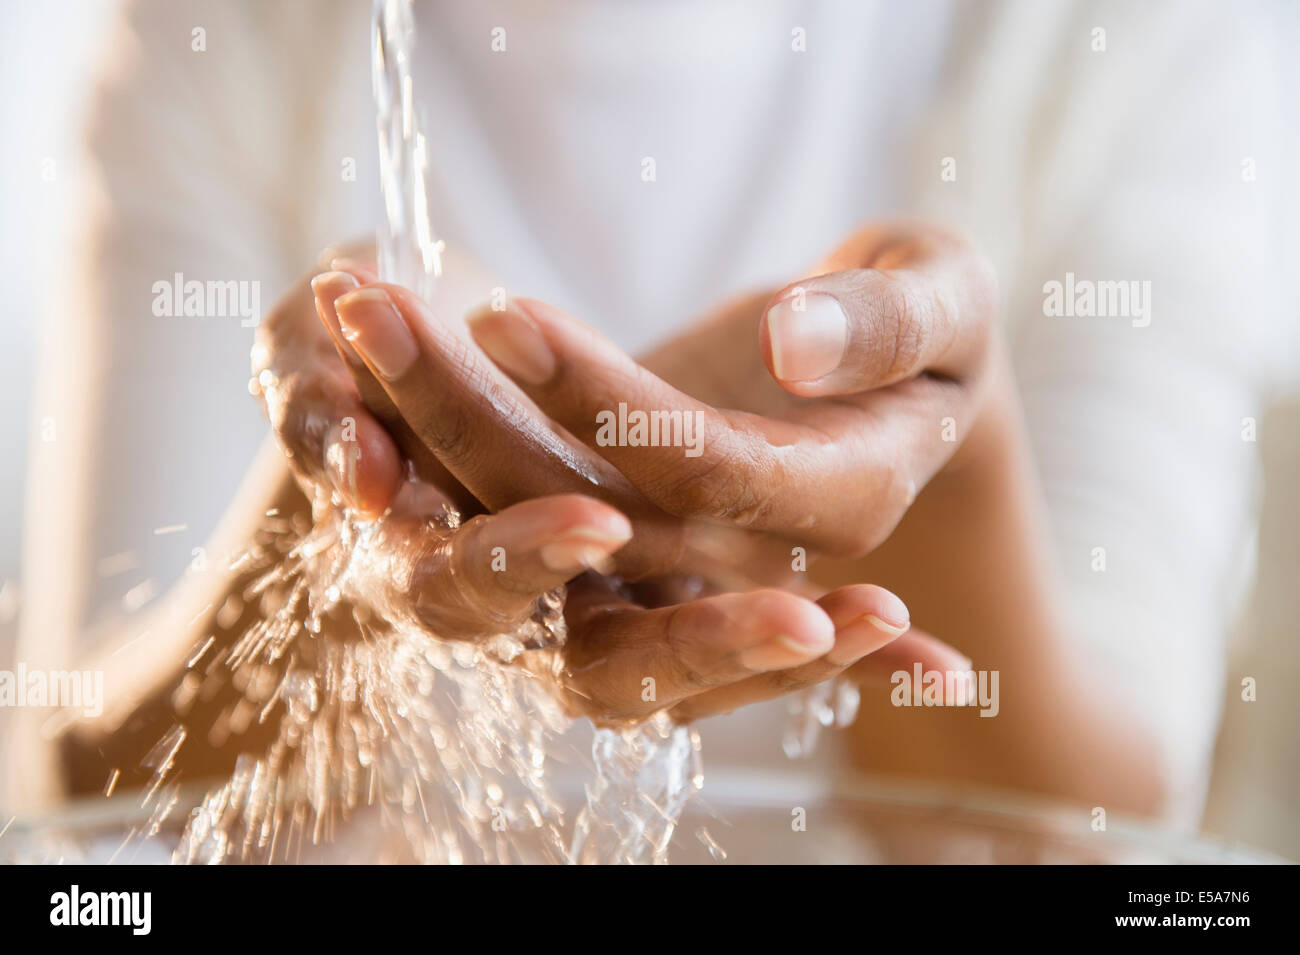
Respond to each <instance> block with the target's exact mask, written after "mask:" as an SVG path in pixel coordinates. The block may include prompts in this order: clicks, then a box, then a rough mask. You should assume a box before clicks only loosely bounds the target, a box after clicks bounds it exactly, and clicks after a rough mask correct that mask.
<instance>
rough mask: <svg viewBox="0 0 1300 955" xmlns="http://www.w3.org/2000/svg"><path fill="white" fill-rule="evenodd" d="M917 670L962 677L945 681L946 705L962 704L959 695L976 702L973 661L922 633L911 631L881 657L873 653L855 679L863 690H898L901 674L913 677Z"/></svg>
mask: <svg viewBox="0 0 1300 955" xmlns="http://www.w3.org/2000/svg"><path fill="white" fill-rule="evenodd" d="M917 667H920V669H921V672H922V673H933V672H937V673H942V674H953V675H956V676H960V677H961V679H960V680H948V679H945V680H944V681H943V683H944V690H945V693H944V703H945V705H953V704H954V703H957V702H959V700H960V697H958V696H957V694H958V693H961V692H963V691H964V692H965V693H966V697H965V699H966V700H970V699H972V697H971V696H970V692H971V682H972V678H973V674H972V671H971V660H970V658H969V657H967V656H966V655H965V654H963V653H962V652H961V651H960V650H957V649H956V648H955V647H951V646H949V645H948V644H946V643H944V642H943V641H942V640H939V639H938V638H936V637H933V636H931V635H930V634H928V633H923V632H921V631H918V630H912V631H909V632H908V633H906V634H904V635H903V636H902V637H900V638H899V639H898V640H895V641H894V642H893V643H891V644H889V645H888V646H886V647H883V648H881V650H880V651H879V652H878V653H873V654H872V655H871V656H869V657H867V658H866V659H864V660H862V661H861V662H860V663H858V665H857V666H855V667H854V668H853V671H852V672H853V678H854V679H856V680H857V681H858V682H859V683H860V684H862V685H863V686H870V687H874V688H877V689H880V688H887V687H892V686H894V685H895V677H896V675H897V674H899V673H906V674H908V675H909V676H911V675H913V674H914V673H915V670H916V668H917Z"/></svg>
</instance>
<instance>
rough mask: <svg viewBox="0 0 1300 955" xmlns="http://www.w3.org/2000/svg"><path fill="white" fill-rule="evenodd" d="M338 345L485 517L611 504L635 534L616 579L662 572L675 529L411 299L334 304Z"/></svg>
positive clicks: (362, 295)
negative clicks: (535, 502) (562, 500)
mask: <svg viewBox="0 0 1300 955" xmlns="http://www.w3.org/2000/svg"><path fill="white" fill-rule="evenodd" d="M335 306H336V310H337V313H338V316H339V321H340V324H341V327H342V329H343V331H344V333H345V335H346V337H347V340H348V341H349V343H350V344H351V345H352V347H353V348H354V349H355V350H356V352H357V354H358V355H360V356H361V358H362V359H363V360H364V361H365V363H366V366H367V367H368V368H369V369H370V371H371V372H373V373H374V375H375V378H376V380H378V381H379V382H380V383H381V384H382V386H383V388H384V390H385V392H386V393H387V395H388V397H389V398H390V399H391V401H392V404H393V406H394V407H395V408H396V410H397V411H398V412H399V413H400V414H401V416H402V418H403V419H405V421H406V422H407V423H408V424H409V425H410V427H411V430H412V432H413V433H414V434H415V435H416V436H417V437H418V438H419V440H420V441H421V442H423V443H424V445H425V446H426V447H427V448H428V449H429V451H430V452H432V453H433V454H434V455H436V456H437V457H438V459H439V460H441V461H442V462H443V463H444V464H445V465H446V466H447V469H448V470H449V471H450V472H451V473H452V474H453V475H454V476H455V477H456V478H458V479H459V480H460V481H461V483H463V484H464V485H465V487H466V488H468V489H469V490H470V491H471V492H472V493H473V494H474V496H475V497H477V498H478V499H479V500H480V501H482V502H483V503H484V504H485V505H486V506H487V507H488V508H490V509H492V510H499V509H501V508H504V507H507V506H509V505H511V504H513V503H516V502H518V501H521V500H526V499H528V498H532V497H543V496H546V495H549V494H556V493H561V492H566V491H569V492H573V491H580V492H582V493H586V494H590V495H592V496H594V497H597V498H600V499H602V500H605V501H608V502H610V503H612V504H613V505H614V506H616V507H618V508H619V509H620V510H622V511H623V512H624V513H625V514H627V515H628V517H630V518H631V519H632V520H633V521H634V523H635V524H636V528H637V533H636V539H635V540H634V541H633V546H632V547H629V548H628V549H627V551H628V553H620V555H619V561H618V569H619V572H620V573H621V574H624V575H626V576H640V575H644V574H647V573H651V572H655V571H657V570H659V569H662V568H663V567H667V566H672V564H673V563H675V562H676V560H677V558H678V556H679V555H680V552H681V542H680V536H681V531H680V528H679V527H677V526H676V525H675V523H673V522H671V521H669V520H668V519H667V518H665V516H664V515H662V514H661V513H658V512H656V511H655V510H654V509H653V508H652V507H651V506H650V505H649V503H648V502H646V501H645V500H644V499H642V498H641V497H640V495H638V494H636V492H635V491H634V489H633V488H632V487H631V485H630V484H629V483H628V481H627V479H626V478H625V477H623V476H622V475H621V474H619V472H618V471H617V470H616V469H615V468H614V467H612V466H611V465H610V464H609V463H607V462H605V461H603V460H602V459H601V458H600V457H599V456H598V455H596V454H593V453H592V452H591V451H589V450H588V449H586V448H584V447H583V446H582V445H581V444H579V443H577V442H576V441H574V440H573V439H572V438H570V437H569V436H567V435H564V434H562V433H561V432H559V431H558V430H557V429H556V428H555V427H554V426H553V424H552V423H551V421H550V420H548V419H547V418H546V416H545V415H543V414H541V413H540V412H539V411H538V410H537V409H536V407H535V406H533V405H532V403H531V402H530V401H529V400H528V398H527V397H526V396H525V395H524V394H523V393H522V392H520V391H519V390H518V389H516V388H515V387H514V386H513V385H511V383H510V382H509V381H508V380H507V379H505V378H503V377H502V376H501V375H500V374H499V373H498V372H497V371H496V370H495V369H494V368H493V367H492V365H491V364H490V363H489V362H487V361H486V360H484V359H483V358H481V357H480V356H479V354H478V352H477V351H476V350H475V349H474V348H473V347H472V346H471V345H470V344H469V342H467V341H466V340H465V339H464V338H462V337H461V336H460V335H458V334H457V333H456V332H455V331H454V330H453V328H452V327H451V326H449V325H448V324H447V323H444V322H441V321H439V320H437V319H436V318H435V317H434V316H432V315H431V314H430V313H429V310H428V308H427V306H426V305H425V304H424V303H423V302H422V301H421V300H420V298H419V297H418V296H416V295H415V294H413V293H411V292H409V291H407V290H406V289H403V288H401V287H400V286H395V285H371V286H366V287H364V288H361V289H358V290H357V291H354V292H351V293H349V294H347V295H344V296H343V297H342V298H340V299H338V300H337V302H336V303H335Z"/></svg>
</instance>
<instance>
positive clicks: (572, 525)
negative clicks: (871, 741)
mask: <svg viewBox="0 0 1300 955" xmlns="http://www.w3.org/2000/svg"><path fill="white" fill-rule="evenodd" d="M336 264H337V265H339V266H342V267H343V268H345V269H347V270H348V271H341V270H336V271H334V272H332V273H329V274H326V275H323V276H318V277H317V279H316V280H315V282H314V283H313V286H314V296H313V297H314V299H315V304H316V307H317V312H318V316H319V318H320V321H319V322H316V321H314V320H307V313H306V312H305V310H304V308H303V306H304V304H305V302H304V298H305V296H304V295H303V293H302V290H299V291H297V292H295V293H294V294H293V295H291V296H290V297H289V298H288V299H286V300H285V302H283V303H281V305H280V306H279V307H277V309H276V310H275V311H274V312H273V313H272V315H270V316H268V318H267V320H266V321H265V322H264V323H263V327H262V330H261V333H260V336H259V344H258V348H257V350H256V352H255V358H254V360H255V365H254V370H255V373H257V375H258V378H257V380H258V382H259V390H260V391H261V393H262V395H263V397H264V399H265V401H266V403H267V408H268V412H269V415H270V417H271V420H272V423H273V424H274V426H275V428H276V433H277V435H278V436H279V438H280V440H281V442H282V444H283V445H284V446H285V448H286V451H287V452H288V453H289V455H290V460H291V462H292V463H293V464H294V467H295V469H296V470H297V472H298V473H299V475H300V477H301V478H302V485H303V486H304V488H306V489H308V490H309V491H311V492H312V493H313V494H314V496H315V498H316V501H315V503H316V506H317V507H349V508H352V509H353V510H355V511H357V512H360V513H362V514H367V515H378V514H380V513H382V514H383V517H382V518H381V519H380V520H378V521H377V522H376V524H375V533H374V535H373V536H372V537H371V538H370V539H369V541H368V543H367V546H368V547H370V548H372V549H373V551H374V553H375V555H378V556H380V557H381V559H377V560H375V561H372V562H371V563H372V564H373V565H374V567H375V570H376V572H375V574H374V575H373V578H374V579H373V580H371V581H370V582H369V583H368V584H367V585H366V586H364V587H363V588H362V589H363V590H365V591H367V592H368V594H369V595H370V597H371V599H373V600H375V601H376V602H377V603H378V604H379V605H380V607H379V609H381V611H382V612H385V613H388V614H390V615H391V616H394V617H403V618H405V619H408V620H412V621H413V622H415V623H416V624H418V625H419V626H422V627H426V628H428V629H429V630H431V631H432V632H435V633H437V634H439V635H441V636H443V637H449V638H454V639H480V638H485V637H490V636H492V635H495V634H499V633H509V632H513V631H514V630H515V629H516V628H518V627H519V626H520V625H522V624H523V623H524V622H525V621H527V620H528V618H529V617H530V616H531V615H532V614H533V612H534V609H535V607H536V604H537V599H538V598H539V596H541V595H542V594H544V593H546V592H547V591H549V590H551V589H553V588H554V587H556V586H558V585H559V584H561V583H564V582H566V581H568V582H569V591H568V599H567V601H566V607H565V618H566V623H567V627H568V632H569V639H568V640H567V641H566V642H565V644H564V645H563V646H561V647H557V648H551V649H547V650H545V651H541V652H539V653H530V654H525V659H524V660H523V661H522V662H523V663H524V665H526V666H529V667H530V668H532V669H534V670H536V671H537V672H538V673H539V674H542V673H544V674H545V675H546V676H547V678H548V679H549V680H550V684H551V686H552V687H553V689H554V690H555V691H556V692H557V693H558V694H559V695H560V696H561V697H562V698H563V700H564V701H565V703H566V705H567V706H568V707H569V708H570V709H571V710H573V711H574V712H578V713H582V714H585V715H587V716H590V717H591V718H593V719H594V720H597V721H599V722H615V721H623V720H635V719H640V718H643V717H645V716H648V715H649V714H651V713H653V712H657V711H660V710H665V709H667V710H668V711H669V712H671V713H672V714H673V715H674V716H675V717H676V718H679V719H693V718H696V717H699V716H704V715H708V714H710V713H715V712H721V711H726V710H730V709H733V708H735V707H736V706H740V705H742V704H745V703H749V702H754V701H757V700H761V699H766V698H769V697H773V696H778V695H781V694H784V693H788V692H790V691H792V690H795V689H799V688H801V687H805V686H811V685H814V684H816V683H819V682H821V681H823V680H825V679H827V678H829V677H831V676H834V675H836V674H837V673H839V672H841V671H842V670H844V669H845V668H847V667H849V666H851V665H853V664H855V663H857V662H858V661H860V660H861V659H862V658H863V657H864V656H867V655H868V654H871V653H873V652H876V651H878V650H880V649H881V648H882V647H885V646H886V645H890V644H895V645H896V646H897V648H898V649H897V652H898V653H901V654H902V655H903V656H904V657H906V658H907V659H909V660H910V659H920V660H924V661H929V663H930V664H936V663H937V664H947V665H954V664H960V663H961V662H962V658H961V657H960V656H959V655H958V654H956V653H955V652H954V651H952V650H950V649H949V648H947V647H945V646H944V645H943V644H941V643H939V642H938V641H935V640H933V639H932V638H928V637H926V636H924V635H922V634H918V633H906V631H907V629H908V614H907V610H906V607H905V606H904V605H903V604H902V603H901V601H899V600H898V598H896V597H895V596H893V595H892V594H890V593H889V592H888V591H885V590H883V589H881V588H878V587H873V586H870V585H855V586H851V587H845V588H841V589H840V590H838V591H835V592H834V593H831V594H828V595H826V596H824V597H822V598H821V599H820V600H818V601H815V602H814V601H812V600H809V599H806V598H804V597H800V596H797V595H795V594H792V593H787V592H783V591H777V590H755V591H749V592H746V593H735V594H712V595H710V596H704V597H695V598H694V599H692V596H691V593H692V592H693V591H691V588H688V587H685V586H684V582H683V581H682V580H681V579H680V578H660V579H655V580H649V581H646V582H644V583H642V584H641V585H639V586H636V587H629V586H627V585H624V584H622V583H621V582H620V581H617V580H615V579H611V578H605V577H602V576H600V575H599V574H596V573H588V572H586V571H587V569H588V568H592V567H607V566H609V564H610V563H611V560H610V559H611V557H614V556H616V554H617V553H618V552H619V550H620V548H621V547H623V545H624V544H626V542H627V541H628V539H629V537H630V536H631V533H632V529H631V526H630V524H629V522H628V520H627V519H626V517H624V516H623V514H621V513H620V512H619V511H618V510H617V509H615V508H614V507H612V506H611V505H610V504H609V503H607V502H604V501H601V500H597V499H595V498H593V497H591V496H589V495H583V494H577V493H562V494H541V495H538V496H536V497H532V498H524V496H522V495H520V500H519V501H518V503H514V504H512V505H508V506H505V507H504V508H502V509H501V510H500V511H499V512H497V513H492V514H483V513H478V514H477V516H473V517H471V518H470V519H469V520H467V521H466V522H465V523H464V524H463V525H461V526H460V527H458V528H455V529H454V530H451V531H448V530H447V529H446V528H440V527H435V526H433V525H431V524H430V523H429V522H428V520H427V516H428V514H429V509H430V508H431V507H433V508H435V509H436V508H437V507H438V506H440V505H442V504H447V505H452V506H455V507H457V508H459V509H461V510H463V511H465V512H466V513H467V514H474V513H475V511H481V510H482V508H481V507H480V506H479V505H478V502H477V501H476V500H475V499H474V498H473V497H472V496H471V495H470V494H469V492H468V491H467V490H466V489H465V487H464V486H463V485H462V484H461V483H460V482H459V481H458V480H457V479H456V478H455V477H454V476H453V475H452V473H451V472H449V471H448V470H447V469H446V468H445V467H444V466H443V465H442V463H441V462H440V460H439V459H438V457H437V456H436V455H434V454H433V453H432V451H431V448H430V445H429V443H428V442H427V440H426V439H425V438H424V436H423V435H421V434H419V433H418V431H417V429H415V428H413V427H412V425H411V424H410V423H408V422H407V420H406V418H404V417H403V416H402V413H401V412H399V410H398V407H399V406H398V404H397V403H396V402H394V401H393V400H392V398H391V397H390V396H389V394H388V392H387V391H385V389H384V388H383V387H382V385H381V384H380V382H379V379H377V378H375V377H374V375H373V374H372V368H371V366H370V365H367V364H365V363H364V362H363V361H362V359H361V357H360V355H359V353H358V351H357V350H356V348H355V347H354V346H355V345H356V344H357V342H356V341H355V336H354V340H353V341H349V340H348V339H347V338H345V337H344V336H343V334H342V331H343V329H342V326H340V324H339V320H338V314H337V312H336V311H335V309H334V302H335V301H336V300H337V299H339V298H341V297H345V296H346V295H347V294H348V293H349V292H352V291H355V290H356V289H357V288H358V286H359V282H358V276H359V277H360V279H361V280H362V281H372V280H373V279H374V275H373V273H372V272H370V271H369V268H370V267H369V266H367V265H364V264H362V263H357V262H349V261H340V262H337V263H336ZM370 357H371V358H372V359H373V358H374V357H375V356H373V355H372V356H370ZM380 360H381V361H382V360H383V359H382V358H381V359H380ZM432 387H434V386H432V385H431V388H432ZM511 424H512V429H511V432H510V433H513V434H514V435H515V437H516V438H517V439H519V440H522V441H524V443H525V444H526V445H527V444H528V442H529V441H530V440H531V442H532V444H531V445H529V446H531V447H535V446H536V444H537V442H538V439H537V438H536V437H535V436H530V435H528V434H527V433H522V434H521V429H523V428H524V427H525V426H528V425H529V424H530V422H529V419H517V420H512V422H511ZM484 437H485V438H487V437H489V435H488V434H484ZM543 440H545V439H543ZM561 444H563V441H562V439H561ZM543 446H544V447H550V448H552V449H553V448H555V447H559V446H561V445H559V444H554V443H552V444H550V445H543ZM439 447H441V445H439ZM566 453H569V454H570V457H569V458H568V459H566V460H567V462H568V463H572V461H573V460H577V458H576V457H574V456H573V453H572V452H566ZM595 460H596V464H595V467H596V468H597V469H599V468H600V467H601V465H600V463H599V459H595ZM603 467H604V468H605V471H606V473H605V474H604V475H603V478H604V479H605V480H607V481H609V482H610V483H611V484H613V485H615V486H617V487H618V488H619V490H620V493H622V494H624V495H625V496H630V495H631V493H632V492H631V490H630V486H628V485H627V484H626V483H625V482H623V483H619V482H618V481H617V474H616V472H614V471H613V470H612V469H611V468H609V466H608V465H604V466H603ZM513 468H514V470H511V468H510V467H507V469H506V473H507V474H514V475H515V476H517V477H519V476H522V474H524V473H527V472H526V471H524V470H522V468H523V465H522V464H521V463H519V461H518V460H516V461H515V462H514V464H513ZM553 473H554V474H555V475H556V476H557V478H562V480H558V479H557V480H556V481H554V482H553V483H552V485H551V487H553V488H563V487H567V486H571V485H572V481H573V475H574V471H573V470H569V469H568V468H567V467H564V466H561V467H558V468H555V469H553ZM577 486H578V487H579V488H581V487H582V486H583V485H582V483H581V482H579V483H578V484H577ZM593 486H594V485H593ZM321 488H325V489H328V491H327V492H324V493H322V492H321V491H320V489H321ZM466 501H468V502H469V506H468V507H466V504H465V502H466ZM393 505H395V506H393ZM575 578H576V579H575ZM684 590H686V591H688V592H686V593H684V592H683V591H684ZM648 593H649V594H654V595H655V597H654V598H653V599H651V600H650V601H649V604H648V605H647V602H646V600H645V599H644V595H646V594H648ZM900 635H902V637H901V639H899V638H900ZM881 659H882V661H883V660H884V659H885V657H884V656H882V657H881Z"/></svg>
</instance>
